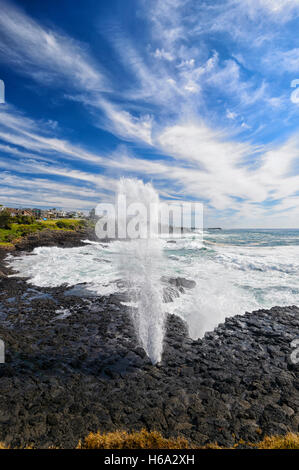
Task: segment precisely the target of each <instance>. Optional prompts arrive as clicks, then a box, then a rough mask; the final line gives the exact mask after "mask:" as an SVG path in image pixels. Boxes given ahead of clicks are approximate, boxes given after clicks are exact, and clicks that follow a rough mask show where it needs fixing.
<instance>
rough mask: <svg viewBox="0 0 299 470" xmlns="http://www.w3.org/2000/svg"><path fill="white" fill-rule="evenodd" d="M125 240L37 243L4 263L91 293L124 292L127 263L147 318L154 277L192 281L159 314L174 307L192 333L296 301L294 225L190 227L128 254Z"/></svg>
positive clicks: (298, 243) (298, 265)
mask: <svg viewBox="0 0 299 470" xmlns="http://www.w3.org/2000/svg"><path fill="white" fill-rule="evenodd" d="M130 243H133V242H124V241H113V242H110V243H102V242H91V241H88V240H86V241H85V246H83V247H77V248H58V247H39V248H36V249H35V250H34V251H33V253H32V254H29V255H28V254H26V255H21V256H19V257H12V256H11V257H10V258H9V264H10V265H11V267H13V268H14V270H15V271H17V273H18V274H17V275H18V276H22V277H28V278H29V279H28V282H30V283H32V284H33V285H35V286H43V287H56V286H61V285H67V286H74V289H73V292H74V293H76V292H78V293H79V294H78V295H82V292H83V291H84V295H91V296H93V295H96V296H103V295H109V294H113V293H117V292H123V291H125V290H126V288H127V286H126V285H124V282H122V281H123V278H124V277H126V274H124V273H125V272H129V271H130V272H131V273H132V269H133V273H134V275H133V276H129V277H130V279H131V281H132V282H133V283H134V285H138V283H139V279H140V286H139V287H140V289H141V290H143V291H144V290H145V282H146V293H148V295H147V294H146V295H147V298H146V299H145V301H144V302H145V303H144V305H143V309H144V312H143V315H144V317H145V318H148V317H151V315H152V312H151V309H153V308H156V309H158V306H156V307H154V306H153V301H154V300H155V299H156V298H157V297H159V296H161V295H162V290H159V289H158V288H157V284H155V282H156V281H157V279H160V278H161V277H162V276H164V277H169V278H178V277H180V278H186V279H189V280H194V281H195V282H196V286H195V287H194V288H193V289H185V292H184V293H182V294H180V295H179V297H177V298H173V301H172V302H168V303H163V302H161V303H162V307H161V308H162V310H163V312H162V313H163V314H165V313H166V312H168V313H174V314H176V315H178V316H180V317H181V318H183V319H184V320H185V321H186V322H187V324H188V328H189V333H190V336H191V337H192V338H198V337H202V336H203V335H204V334H205V332H207V331H211V330H213V328H214V327H215V326H217V325H218V324H219V323H222V322H223V321H224V320H225V318H226V317H230V316H234V315H239V314H240V315H242V314H244V313H245V312H246V311H247V312H251V311H253V310H257V309H262V308H266V309H268V308H271V307H273V306H289V305H297V306H298V305H299V230H266V229H263V230H245V229H244V230H219V231H214V230H205V231H204V234H203V241H202V236H201V235H200V233H195V232H193V233H191V234H188V236H185V237H184V238H180V239H173V240H162V241H160V242H159V243H160V248H161V252H160V251H159V257H158V258H157V257H156V258H155V255H153V252H152V250H150V251H149V252H147V256H146V257H145V258H144V257H142V256H141V257H140V256H138V257H136V256H135V255H134V256H133V255H132V253H133V252H134V253H135V251H136V250H135V249H134V250H132V251H130V250H129V249H128V247H129V246H130V245H129V244H130ZM143 251H144V250H143V248H142V246H141V252H142V253H143ZM154 253H157V251H156V250H155V252H154ZM154 258H155V263H153V259H154ZM120 260H121V262H120ZM134 265H135V269H134V267H133V268H132V266H134ZM153 266H154V268H153ZM129 277H128V278H129ZM154 281H155V282H154ZM78 284H79V285H80V288H78ZM75 286H77V287H75ZM80 289H81V290H80ZM80 292H81V294H80ZM134 300H135V301H136V299H134ZM157 315H159V312H158V314H157ZM157 315H156V317H154V318H156V319H157V318H158V317H157ZM155 321H156V320H155Z"/></svg>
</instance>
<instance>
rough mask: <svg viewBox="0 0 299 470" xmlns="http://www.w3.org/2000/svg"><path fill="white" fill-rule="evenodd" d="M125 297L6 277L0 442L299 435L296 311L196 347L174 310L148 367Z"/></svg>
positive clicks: (254, 321) (1, 284) (246, 321)
mask: <svg viewBox="0 0 299 470" xmlns="http://www.w3.org/2000/svg"><path fill="white" fill-rule="evenodd" d="M81 236H82V235H81ZM66 237H67V236H66ZM79 238H80V237H78V240H77V241H74V243H77V242H78V243H82V242H81V240H79ZM61 243H72V241H70V239H67V240H63V239H61ZM32 246H33V244H31V246H30V244H29V245H28V248H27V249H28V250H30V249H32ZM60 246H64V245H60ZM65 246H66V245H65ZM68 246H70V245H68ZM76 246H77V245H76ZM16 249H17V248H16ZM2 264H3V263H2ZM5 269H6V268H5V266H4V265H3V266H2V267H0V270H1V271H3V270H5ZM6 274H7V273H6ZM121 301H122V297H121V296H120V295H110V296H109V297H100V298H99V297H93V296H91V295H90V293H88V291H86V289H85V286H84V285H80V286H77V287H76V288H75V289H74V288H71V287H66V286H62V287H59V288H37V287H34V286H32V285H30V284H28V283H27V282H26V281H25V280H24V279H20V278H16V277H6V276H5V275H3V276H2V278H1V279H0V338H1V339H2V340H3V341H4V342H5V347H6V363H5V364H0V441H3V442H4V443H5V444H7V445H10V446H12V447H23V446H25V445H29V444H31V445H33V446H35V447H39V448H47V447H49V446H58V447H63V448H72V447H74V446H75V445H76V444H77V443H78V440H79V439H80V438H82V437H84V436H86V435H87V434H88V433H89V432H91V431H97V430H101V431H111V430H116V429H125V430H138V429H141V428H146V429H148V430H158V431H161V432H162V433H163V434H164V436H166V437H170V436H177V435H181V436H184V437H186V438H187V439H188V440H190V441H191V442H193V443H195V444H197V445H204V444H206V443H209V442H218V444H219V445H223V446H231V445H233V444H234V443H235V442H238V441H239V440H240V439H243V440H244V441H251V442H256V441H259V440H261V438H262V437H263V435H269V434H285V433H287V432H288V431H293V432H298V425H299V413H298V405H299V394H298V385H299V383H298V365H295V364H293V363H292V361H291V359H290V355H291V353H292V351H293V349H292V347H291V342H292V341H293V340H294V339H295V338H296V337H298V336H299V309H298V308H297V307H289V308H278V307H275V308H273V309H271V310H268V311H266V310H260V311H257V312H253V313H246V314H245V315H243V316H236V317H232V318H228V319H227V320H226V321H225V323H224V324H221V325H219V326H218V327H217V328H216V329H215V330H214V331H213V332H211V333H208V334H206V335H205V337H204V338H203V339H202V340H197V341H193V340H192V339H190V337H189V336H188V331H187V327H186V325H185V324H184V323H183V321H182V320H181V319H180V318H178V317H175V316H173V315H169V316H168V319H167V325H166V336H165V344H164V353H163V357H162V362H161V363H160V364H158V365H157V366H153V365H152V364H151V362H150V361H149V360H148V358H147V356H146V355H145V353H144V351H143V349H142V348H140V346H139V345H138V341H137V338H136V335H135V332H134V328H133V325H132V322H131V316H130V312H129V309H128V307H126V306H124V305H123V304H122V303H121Z"/></svg>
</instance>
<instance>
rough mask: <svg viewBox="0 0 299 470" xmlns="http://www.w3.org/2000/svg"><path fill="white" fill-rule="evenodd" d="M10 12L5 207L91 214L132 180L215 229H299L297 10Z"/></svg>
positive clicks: (3, 17)
mask: <svg viewBox="0 0 299 470" xmlns="http://www.w3.org/2000/svg"><path fill="white" fill-rule="evenodd" d="M0 8H1V12H0V13H1V14H0V78H1V79H2V80H4V82H5V86H6V103H5V104H0V171H1V187H0V203H2V204H4V205H8V206H26V207H27V206H28V207H29V206H31V207H32V206H35V207H62V208H66V209H73V208H76V209H80V210H82V209H83V210H88V209H90V208H92V207H95V205H96V204H97V203H98V202H101V201H107V200H109V199H110V198H111V197H112V196H113V193H114V190H115V187H116V184H117V181H118V179H119V178H120V177H121V176H127V177H136V178H142V179H143V180H144V181H152V183H153V184H154V186H155V187H156V188H157V189H158V190H159V192H160V195H161V197H162V198H166V199H176V198H178V199H187V200H195V201H201V202H203V203H204V205H205V220H206V224H207V225H212V224H213V225H214V224H216V225H217V226H218V225H221V226H223V227H273V228H274V227H298V226H299V224H298V220H299V219H298V216H299V204H298V202H299V171H298V170H299V136H298V132H297V129H298V124H299V86H298V94H297V91H296V87H291V83H292V82H293V81H294V80H297V79H299V37H298V29H299V0H221V1H219V0H218V1H217V0H216V1H215V0H213V1H212V0H207V1H200V0H126V1H123V0H109V1H108V0H102V1H98V0H84V2H83V1H80V0H78V1H76V2H74V1H71V0H61V1H59V2H53V1H52V0H51V1H50V0H43V2H41V1H39V0H30V1H29V0H27V1H25V0H22V1H18V2H17V1H14V2H11V1H3V0H0ZM294 83H296V82H294ZM294 83H293V85H294ZM298 83H299V81H298Z"/></svg>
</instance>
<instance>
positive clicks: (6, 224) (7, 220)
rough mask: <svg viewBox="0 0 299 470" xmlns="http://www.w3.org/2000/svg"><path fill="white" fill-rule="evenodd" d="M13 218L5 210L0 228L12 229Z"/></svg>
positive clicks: (2, 212)
mask: <svg viewBox="0 0 299 470" xmlns="http://www.w3.org/2000/svg"><path fill="white" fill-rule="evenodd" d="M11 222H12V218H11V215H10V212H9V211H8V210H7V209H4V210H3V211H1V212H0V228H5V229H10V228H11Z"/></svg>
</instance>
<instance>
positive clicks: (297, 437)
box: [0, 429, 299, 450]
mask: <svg viewBox="0 0 299 470" xmlns="http://www.w3.org/2000/svg"><path fill="white" fill-rule="evenodd" d="M239 446H242V447H247V448H248V447H249V448H253V449H299V433H288V434H286V435H285V436H266V437H265V438H264V439H263V440H262V441H260V442H258V443H257V444H253V443H250V442H245V441H240V442H239V443H238V444H235V445H234V447H233V448H234V449H237V448H239ZM33 448H34V447H33V446H28V447H26V449H33ZM52 448H53V449H54V447H52ZM76 448H77V449H196V448H197V449H215V450H217V449H225V447H220V446H219V445H218V444H217V443H210V444H207V445H205V446H203V447H196V446H194V445H192V444H190V443H189V442H188V441H187V440H186V439H184V438H182V437H177V438H171V439H166V438H165V437H163V436H162V434H161V433H159V432H157V431H152V432H149V431H146V430H145V429H142V431H137V432H131V433H128V432H126V431H115V432H108V433H100V432H97V433H90V434H89V435H88V436H87V437H85V439H84V440H83V441H79V444H78V445H77V447H76ZM0 449H9V447H8V446H6V445H5V444H3V443H1V442H0Z"/></svg>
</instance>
